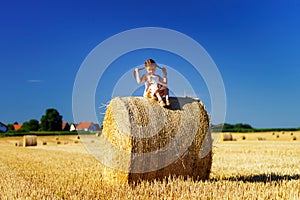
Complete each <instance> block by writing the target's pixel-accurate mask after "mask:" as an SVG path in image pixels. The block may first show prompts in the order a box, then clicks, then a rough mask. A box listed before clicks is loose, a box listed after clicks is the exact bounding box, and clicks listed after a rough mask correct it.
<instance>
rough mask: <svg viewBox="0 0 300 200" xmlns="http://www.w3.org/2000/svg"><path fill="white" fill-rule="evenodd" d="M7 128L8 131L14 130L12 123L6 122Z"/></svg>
mask: <svg viewBox="0 0 300 200" xmlns="http://www.w3.org/2000/svg"><path fill="white" fill-rule="evenodd" d="M7 128H8V130H9V131H14V130H15V127H14V125H13V124H7Z"/></svg>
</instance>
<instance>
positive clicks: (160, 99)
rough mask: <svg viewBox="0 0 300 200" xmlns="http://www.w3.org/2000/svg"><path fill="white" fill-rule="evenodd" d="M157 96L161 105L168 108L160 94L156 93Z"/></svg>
mask: <svg viewBox="0 0 300 200" xmlns="http://www.w3.org/2000/svg"><path fill="white" fill-rule="evenodd" d="M155 95H156V96H157V99H158V102H159V105H161V106H162V107H164V106H166V104H165V103H164V101H163V100H162V98H161V96H160V94H159V92H157V93H155Z"/></svg>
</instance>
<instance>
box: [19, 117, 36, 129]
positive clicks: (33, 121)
mask: <svg viewBox="0 0 300 200" xmlns="http://www.w3.org/2000/svg"><path fill="white" fill-rule="evenodd" d="M39 128H40V124H39V121H38V120H36V119H31V120H29V121H28V122H24V123H23V125H22V128H21V131H38V130H39Z"/></svg>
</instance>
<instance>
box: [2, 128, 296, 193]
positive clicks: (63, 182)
mask: <svg viewBox="0 0 300 200" xmlns="http://www.w3.org/2000/svg"><path fill="white" fill-rule="evenodd" d="M255 134H256V135H255V136H253V140H248V138H249V137H250V135H249V134H247V137H246V139H245V140H242V139H240V140H239V139H238V140H237V141H226V142H217V143H215V144H214V148H213V163H212V168H211V174H210V179H209V180H206V181H192V180H190V179H188V180H183V179H182V178H180V177H179V178H168V179H167V180H163V181H161V182H160V181H153V182H147V181H142V182H141V183H140V184H138V185H136V187H131V186H129V185H127V184H125V185H117V186H113V185H107V184H105V183H104V182H103V180H102V176H101V173H100V171H101V170H102V166H101V164H99V162H98V160H97V159H95V158H94V157H93V156H91V155H89V154H88V153H87V151H86V149H85V147H84V146H83V145H82V143H78V144H74V142H73V143H71V142H69V144H67V145H56V144H55V137H51V136H49V137H43V138H40V139H41V140H40V139H38V146H36V147H27V148H24V147H16V146H15V145H14V144H15V142H16V141H21V140H22V137H19V138H18V137H15V138H0V170H1V172H2V173H0V191H1V193H0V199H124V198H125V199H299V198H300V168H299V165H300V141H299V140H296V141H291V140H287V141H285V140H284V141H283V140H273V141H268V137H265V136H264V134H265V133H260V134H258V133H255ZM270 134H271V135H272V133H270ZM245 135H246V134H245ZM285 135H289V134H285ZM294 135H296V136H297V137H299V135H298V133H296V132H294ZM233 137H234V138H235V134H234V133H233ZM251 137H252V136H251ZM251 137H250V138H251ZM257 137H265V138H266V140H264V141H258V140H257ZM237 138H239V137H237ZM73 139H74V136H66V137H64V138H60V140H62V141H65V140H66V141H73ZM43 140H45V141H47V142H48V144H49V145H48V144H47V145H39V141H41V142H42V141H43ZM33 155H34V156H33Z"/></svg>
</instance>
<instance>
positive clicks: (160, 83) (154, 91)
mask: <svg viewBox="0 0 300 200" xmlns="http://www.w3.org/2000/svg"><path fill="white" fill-rule="evenodd" d="M156 68H159V69H161V70H162V71H163V74H164V78H163V79H162V78H161V77H160V76H159V75H157V74H155V73H156ZM143 69H146V70H147V73H146V74H143V76H142V77H140V70H143ZM134 77H135V78H136V81H137V83H138V84H141V83H143V82H145V90H144V97H147V98H152V99H155V100H156V99H157V100H158V102H159V104H160V105H161V106H163V107H164V106H166V105H167V106H170V101H169V89H168V86H167V84H168V81H167V70H166V68H164V67H163V68H162V67H159V66H158V65H157V64H156V63H155V61H154V60H152V59H148V60H146V61H145V65H144V67H142V68H135V70H134ZM163 96H165V97H166V103H164V102H163V100H162V97H163Z"/></svg>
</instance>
